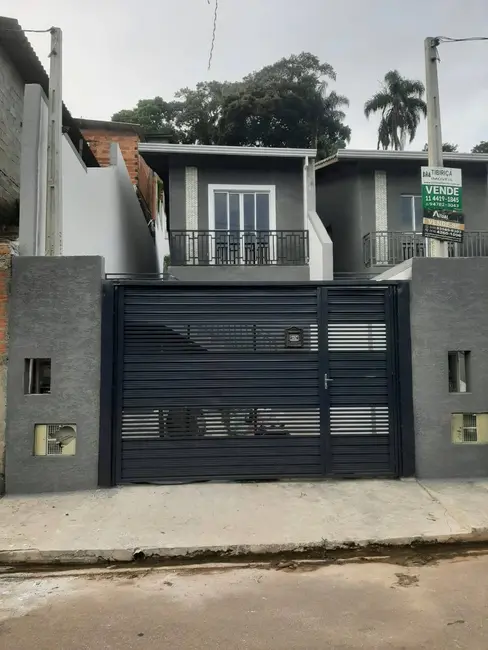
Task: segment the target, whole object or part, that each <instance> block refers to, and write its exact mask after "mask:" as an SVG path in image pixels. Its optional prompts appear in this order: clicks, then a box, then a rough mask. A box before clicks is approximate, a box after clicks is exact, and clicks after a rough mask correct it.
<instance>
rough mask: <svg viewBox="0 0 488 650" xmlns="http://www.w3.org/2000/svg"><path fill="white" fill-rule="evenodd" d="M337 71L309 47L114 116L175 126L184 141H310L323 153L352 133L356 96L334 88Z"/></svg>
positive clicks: (149, 127) (168, 128)
mask: <svg viewBox="0 0 488 650" xmlns="http://www.w3.org/2000/svg"><path fill="white" fill-rule="evenodd" d="M335 78H336V74H335V72H334V70H333V68H332V67H331V66H330V65H329V64H328V63H321V62H320V60H319V59H318V58H317V57H316V56H314V55H313V54H310V53H306V52H303V53H302V54H298V55H293V56H290V57H288V58H285V59H281V60H280V61H277V62H276V63H274V64H272V65H269V66H265V67H264V68H262V69H261V70H259V71H257V72H253V73H251V74H249V75H247V76H246V77H244V79H242V80H241V81H238V82H232V83H231V82H219V81H209V82H201V83H199V84H197V86H196V88H194V89H193V88H182V89H181V90H179V91H178V92H177V93H176V95H175V98H174V100H173V101H170V102H166V101H164V100H163V99H162V98H161V97H156V98H154V99H145V100H140V101H139V102H138V103H137V106H136V107H135V108H134V109H131V110H123V111H119V112H118V113H115V115H113V116H112V119H113V120H115V121H128V122H134V123H136V124H140V125H141V126H142V127H143V129H144V130H145V131H146V132H155V133H158V132H169V133H171V134H172V135H173V137H174V139H175V140H176V141H177V142H182V143H198V144H227V145H253V146H268V147H308V148H317V149H318V150H319V158H320V157H322V156H325V155H330V154H332V153H334V152H335V151H336V150H337V149H338V148H339V147H344V146H345V145H346V143H347V142H349V140H350V137H351V130H350V128H349V127H348V126H347V125H346V124H345V123H344V120H345V117H346V116H345V113H344V108H346V107H347V106H348V105H349V102H348V100H347V98H346V97H344V96H342V95H339V94H337V93H336V92H334V91H332V92H329V91H328V87H329V83H330V81H331V80H335Z"/></svg>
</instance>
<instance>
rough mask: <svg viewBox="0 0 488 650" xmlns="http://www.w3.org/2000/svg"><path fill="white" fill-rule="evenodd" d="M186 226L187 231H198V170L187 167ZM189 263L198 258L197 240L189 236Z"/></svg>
mask: <svg viewBox="0 0 488 650" xmlns="http://www.w3.org/2000/svg"><path fill="white" fill-rule="evenodd" d="M185 226H186V230H198V168H197V167H185ZM186 256H187V258H186V259H187V262H192V261H194V260H195V259H196V258H197V256H198V250H196V249H195V239H194V238H193V237H191V236H188V238H187V240H186Z"/></svg>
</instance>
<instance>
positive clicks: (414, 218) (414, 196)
mask: <svg viewBox="0 0 488 650" xmlns="http://www.w3.org/2000/svg"><path fill="white" fill-rule="evenodd" d="M401 198H402V199H403V198H405V199H410V217H411V225H412V226H414V227H413V228H411V229H410V232H414V233H421V232H422V219H423V217H422V215H420V217H419V219H420V224H419V225H420V229H419V230H417V229H416V226H417V215H416V213H415V199H421V198H422V196H421V195H420V194H401Z"/></svg>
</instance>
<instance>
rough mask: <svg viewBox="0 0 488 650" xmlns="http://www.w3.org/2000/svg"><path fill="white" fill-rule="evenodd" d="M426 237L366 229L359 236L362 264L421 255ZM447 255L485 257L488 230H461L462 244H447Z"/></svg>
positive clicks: (388, 263) (392, 262) (390, 262)
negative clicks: (360, 238)
mask: <svg viewBox="0 0 488 650" xmlns="http://www.w3.org/2000/svg"><path fill="white" fill-rule="evenodd" d="M425 253H426V240H425V238H424V237H422V235H421V234H420V233H417V232H395V231H392V232H387V231H377V232H370V233H368V234H367V235H365V236H364V237H363V262H364V266H365V267H367V268H369V267H372V266H394V265H395V264H400V262H404V261H405V260H409V259H411V258H412V257H425ZM448 254H449V257H488V231H485V230H473V231H468V232H465V233H464V241H463V243H462V244H453V243H449V244H448Z"/></svg>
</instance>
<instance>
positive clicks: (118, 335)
mask: <svg viewBox="0 0 488 650" xmlns="http://www.w3.org/2000/svg"><path fill="white" fill-rule="evenodd" d="M124 311H125V289H124V287H123V286H121V285H117V286H116V287H115V319H114V322H115V327H114V341H115V353H114V364H113V367H114V378H113V387H114V398H113V435H112V440H113V444H112V453H113V456H112V458H113V484H114V485H117V483H118V482H119V481H120V478H121V475H122V467H121V466H122V407H123V389H124Z"/></svg>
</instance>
